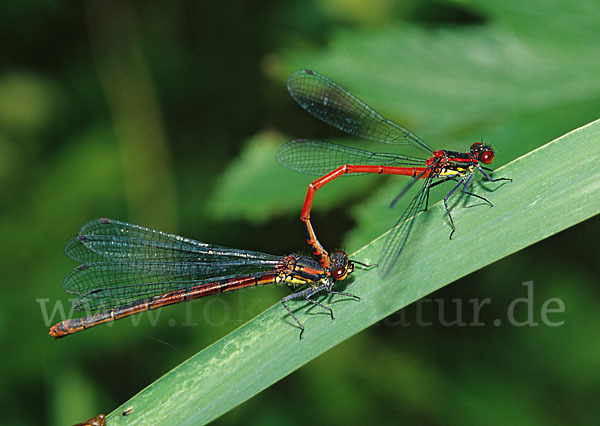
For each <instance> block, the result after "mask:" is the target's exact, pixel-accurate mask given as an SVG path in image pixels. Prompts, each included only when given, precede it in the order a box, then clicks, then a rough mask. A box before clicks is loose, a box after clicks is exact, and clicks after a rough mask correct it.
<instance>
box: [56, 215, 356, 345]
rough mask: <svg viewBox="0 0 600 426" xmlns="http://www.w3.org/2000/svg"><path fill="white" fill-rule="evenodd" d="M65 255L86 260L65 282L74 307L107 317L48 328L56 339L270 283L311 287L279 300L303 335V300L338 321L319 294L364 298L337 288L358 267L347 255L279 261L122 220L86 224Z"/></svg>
mask: <svg viewBox="0 0 600 426" xmlns="http://www.w3.org/2000/svg"><path fill="white" fill-rule="evenodd" d="M65 253H66V254H67V256H69V257H70V258H72V259H74V260H76V261H78V262H84V264H83V265H81V266H78V267H77V268H75V269H73V270H72V271H71V272H70V273H69V274H67V276H66V277H65V279H64V282H63V289H64V290H65V291H66V292H67V293H70V294H75V295H77V296H78V297H77V298H76V299H75V301H74V302H73V306H72V309H73V310H75V311H87V312H90V311H92V312H93V311H101V312H100V313H96V314H93V315H89V316H86V317H83V318H76V319H68V320H65V321H63V322H60V323H58V324H56V325H54V326H53V327H52V328H51V329H50V335H51V336H54V337H63V336H67V335H69V334H73V333H76V332H78V331H81V330H85V329H87V328H90V327H93V326H95V325H98V324H103V323H106V322H110V321H114V320H118V319H121V318H124V317H127V316H130V315H133V314H136V313H139V312H144V311H148V310H151V309H157V308H161V307H163V306H167V305H172V304H175V303H179V302H185V301H188V300H192V299H197V298H200V297H204V296H209V295H213V294H219V293H225V292H228V291H232V290H237V289H241V288H246V287H251V286H257V285H265V284H286V285H288V286H289V287H290V288H299V287H303V286H306V288H304V289H302V290H300V291H298V292H296V293H293V294H290V295H288V296H286V297H284V298H283V299H282V300H281V304H282V305H283V307H284V308H285V310H286V311H287V312H288V313H289V314H290V315H291V316H292V318H293V319H294V321H296V323H297V324H298V326H299V327H300V337H302V333H303V332H304V327H303V326H302V324H301V323H300V321H299V320H298V319H297V318H296V316H295V315H294V314H293V313H292V311H291V310H290V309H289V308H288V306H287V304H286V302H287V301H289V300H293V299H304V300H306V301H307V302H310V303H312V304H313V305H317V306H320V307H321V308H324V309H326V310H327V311H329V313H330V314H331V317H332V318H333V311H332V309H331V308H329V307H327V306H325V305H323V304H321V303H319V302H318V301H316V300H314V299H313V298H312V297H313V296H315V295H316V294H318V293H320V292H326V293H330V294H338V295H343V296H348V297H352V298H355V299H358V297H357V296H354V295H352V294H349V293H342V292H337V291H334V290H333V286H334V284H335V282H336V281H340V280H343V279H345V278H346V277H347V276H348V275H349V274H351V273H352V272H353V271H354V268H355V262H353V261H351V260H349V259H348V256H347V255H346V253H344V252H342V251H336V252H333V253H332V254H331V257H330V267H327V268H325V267H323V266H321V265H320V264H319V263H318V262H317V261H316V260H314V259H312V258H310V257H306V256H298V255H294V254H291V255H288V256H273V255H270V254H265V253H260V252H256V251H249V250H238V249H232V248H226V247H221V246H217V245H213V244H206V243H201V242H199V241H195V240H192V239H189V238H184V237H180V236H177V235H173V234H168V233H165V232H161V231H156V230H154V229H150V228H145V227H143V226H139V225H132V224H129V223H125V222H120V221H117V220H111V219H95V220H92V221H90V222H88V223H86V224H85V225H83V227H82V228H81V231H80V233H79V236H78V237H76V238H74V239H72V240H70V241H69V242H68V243H67V244H66V246H65ZM357 263H358V262H357Z"/></svg>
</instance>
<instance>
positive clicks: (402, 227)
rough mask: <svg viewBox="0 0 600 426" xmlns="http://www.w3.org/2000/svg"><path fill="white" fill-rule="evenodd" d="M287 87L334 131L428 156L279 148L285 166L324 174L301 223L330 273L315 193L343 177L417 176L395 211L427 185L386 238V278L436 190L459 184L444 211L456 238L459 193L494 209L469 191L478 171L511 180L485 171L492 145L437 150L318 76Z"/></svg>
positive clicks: (310, 146) (299, 77)
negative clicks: (454, 210)
mask: <svg viewBox="0 0 600 426" xmlns="http://www.w3.org/2000/svg"><path fill="white" fill-rule="evenodd" d="M287 87H288V90H289V92H290V94H291V95H292V97H293V98H294V100H295V101H296V102H298V104H300V106H301V107H302V108H304V109H305V110H306V111H308V112H309V113H310V114H312V115H314V116H315V117H317V118H319V119H320V120H322V121H324V122H325V123H327V124H329V125H331V126H333V127H336V128H338V129H340V130H342V131H344V132H347V133H350V134H351V135H354V136H357V137H361V138H365V139H371V140H374V141H377V142H382V143H387V144H392V145H406V146H410V147H412V148H416V149H417V150H419V151H421V152H423V153H425V154H426V158H416V157H410V156H406V155H399V154H395V153H375V152H369V151H364V150H361V149H357V148H351V147H347V146H341V145H336V144H331V143H326V142H317V141H310V140H303V139H299V140H294V141H291V142H288V143H287V144H285V145H283V146H282V147H281V148H280V149H279V151H278V152H277V160H278V161H279V163H280V164H281V165H283V166H284V167H287V168H289V169H292V170H295V171H298V172H301V173H306V174H312V175H322V177H321V178H319V179H317V180H315V181H314V182H312V183H311V184H310V185H309V187H308V192H307V194H306V198H305V200H304V205H303V207H302V212H301V215H300V219H301V220H302V222H303V223H304V227H305V231H306V236H307V242H308V244H309V245H310V246H311V249H312V251H313V253H314V255H315V256H316V257H317V259H318V260H319V262H320V263H321V265H323V267H325V268H326V267H329V265H330V261H329V255H328V253H327V251H325V249H323V247H322V246H321V244H320V243H319V241H318V239H317V237H316V234H315V232H314V230H313V228H312V225H311V223H310V210H311V207H312V203H313V198H314V195H315V192H316V191H317V190H318V189H319V188H321V187H323V186H324V185H325V184H327V183H329V182H331V181H332V180H334V179H336V178H338V177H340V176H344V175H346V174H349V173H358V174H361V173H377V174H392V175H404V176H411V177H413V178H414V179H413V180H412V181H411V182H410V183H409V184H408V185H406V187H405V188H404V189H403V190H402V191H401V192H400V194H399V195H398V196H397V197H396V198H395V199H394V200H393V201H392V206H393V205H394V204H395V203H396V202H397V201H398V199H400V197H401V196H402V195H404V194H405V193H406V192H407V191H408V189H409V188H410V187H411V186H412V185H413V184H414V183H415V182H417V181H418V180H420V179H423V180H424V184H423V186H422V187H421V189H420V190H419V191H418V192H417V194H416V195H415V196H414V198H413V199H412V201H411V202H410V203H409V205H408V207H407V209H406V210H405V211H404V213H403V214H402V216H400V219H399V220H398V222H397V223H396V225H395V226H394V227H393V228H392V230H391V231H390V233H389V234H388V236H387V238H386V241H385V243H384V247H383V253H382V259H381V261H380V262H379V266H380V272H381V274H382V275H384V276H385V275H387V274H388V273H389V272H390V270H391V268H392V267H393V266H394V265H395V263H396V261H397V260H398V257H399V256H400V254H401V253H402V250H403V249H404V246H405V245H406V241H407V240H408V236H409V234H410V231H411V229H412V227H413V225H414V221H415V218H416V214H417V213H418V212H419V211H422V210H427V206H428V203H429V191H430V189H431V188H432V187H434V186H436V185H438V184H440V183H444V182H448V181H454V182H455V185H454V186H453V187H452V189H451V190H450V191H449V192H448V193H447V194H446V196H445V197H444V206H445V207H446V212H447V214H448V218H449V219H450V226H451V228H452V231H451V233H450V238H451V237H452V234H453V233H454V231H455V227H454V221H453V220H452V215H451V214H450V209H449V208H448V203H447V201H448V198H450V196H451V195H452V194H453V193H454V192H455V191H456V190H457V189H459V188H461V189H462V192H464V193H465V194H467V195H469V196H472V197H476V198H479V199H480V200H483V201H485V202H486V203H488V204H489V205H490V206H492V203H491V202H490V201H488V200H487V199H486V198H484V197H482V196H480V195H477V194H475V193H473V192H470V191H469V186H470V184H471V181H472V180H473V176H474V174H475V171H476V170H479V172H480V173H481V174H482V175H483V177H484V178H485V179H487V180H489V181H491V182H497V181H503V180H511V179H508V178H497V179H494V178H492V177H491V176H490V175H489V174H488V173H487V172H486V170H487V171H491V169H489V168H487V167H485V166H482V164H483V165H488V164H490V163H491V162H492V160H493V159H494V150H493V149H492V148H491V147H490V146H488V145H484V144H483V143H480V142H476V143H474V144H472V145H471V148H470V150H469V152H466V153H463V152H456V151H448V150H434V149H433V148H431V147H430V146H429V145H428V144H427V143H425V141H424V140H423V139H421V138H420V137H419V136H417V135H415V134H414V133H413V132H411V131H410V130H407V129H405V128H404V127H402V126H399V125H398V124H396V123H394V122H392V121H391V120H388V119H386V118H384V117H383V116H382V115H381V114H379V113H378V112H377V111H375V110H374V109H373V108H371V107H370V106H369V105H367V104H366V103H365V102H363V101H362V100H360V99H359V98H358V97H356V96H355V95H353V94H352V93H350V92H348V91H347V90H346V89H344V88H343V87H341V86H339V85H338V84H336V83H334V82H333V81H331V80H330V79H328V78H327V77H325V76H323V75H321V74H319V73H317V72H316V71H311V70H300V71H296V72H294V73H293V74H292V75H291V76H290V77H289V78H288V81H287ZM438 179H439V180H438ZM434 180H437V181H435V182H434Z"/></svg>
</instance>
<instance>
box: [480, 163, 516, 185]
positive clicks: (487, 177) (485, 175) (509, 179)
mask: <svg viewBox="0 0 600 426" xmlns="http://www.w3.org/2000/svg"><path fill="white" fill-rule="evenodd" d="M477 168H478V169H479V171H480V172H481V174H482V175H483V177H485V178H486V179H487V180H489V181H490V182H499V181H502V180H507V181H510V182H512V179H511V178H504V177H503V178H496V179H494V178H493V177H491V176H490V175H488V174H487V173H486V172H485V170H483V167H481V166H477ZM487 170H489V171H492V170H491V169H487Z"/></svg>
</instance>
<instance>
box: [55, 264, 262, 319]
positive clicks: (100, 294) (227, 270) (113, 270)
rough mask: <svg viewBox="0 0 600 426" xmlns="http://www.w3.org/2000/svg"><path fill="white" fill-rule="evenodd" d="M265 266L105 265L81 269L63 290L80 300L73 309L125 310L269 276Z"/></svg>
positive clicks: (70, 276) (74, 272)
mask: <svg viewBox="0 0 600 426" xmlns="http://www.w3.org/2000/svg"><path fill="white" fill-rule="evenodd" d="M273 268H274V266H272V267H269V266H267V265H260V266H259V265H254V266H249V265H241V264H237V265H225V264H220V265H204V264H201V263H192V264H190V263H157V262H129V263H118V262H107V263H93V264H85V265H81V266H79V267H77V268H75V269H73V270H71V272H69V273H68V274H67V276H66V277H65V279H64V281H63V289H64V290H65V292H67V293H70V294H75V295H78V296H79V297H78V298H77V299H76V300H75V301H74V302H73V305H72V309H73V310H77V311H95V310H98V309H103V310H106V309H111V308H116V307H122V306H128V305H131V304H136V303H139V302H142V301H143V300H145V299H148V298H150V297H153V296H158V295H161V294H165V293H169V292H172V291H177V290H184V289H187V288H189V287H192V286H198V285H202V284H206V285H210V284H211V283H214V282H218V281H223V280H227V279H230V278H235V277H252V276H260V275H263V274H265V273H271V271H272V270H273Z"/></svg>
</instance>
